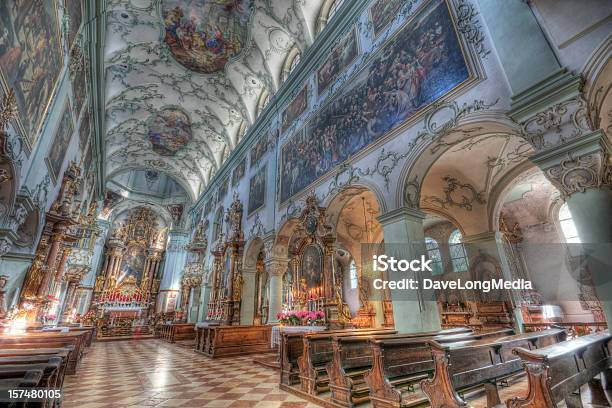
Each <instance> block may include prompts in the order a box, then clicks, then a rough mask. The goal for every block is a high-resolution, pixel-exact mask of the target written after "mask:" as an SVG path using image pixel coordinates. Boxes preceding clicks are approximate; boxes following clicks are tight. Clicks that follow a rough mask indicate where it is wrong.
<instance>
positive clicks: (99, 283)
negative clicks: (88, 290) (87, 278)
mask: <svg viewBox="0 0 612 408" xmlns="http://www.w3.org/2000/svg"><path fill="white" fill-rule="evenodd" d="M103 290H104V276H98V277H96V284H95V286H94V292H97V293H101V292H102V291H103Z"/></svg>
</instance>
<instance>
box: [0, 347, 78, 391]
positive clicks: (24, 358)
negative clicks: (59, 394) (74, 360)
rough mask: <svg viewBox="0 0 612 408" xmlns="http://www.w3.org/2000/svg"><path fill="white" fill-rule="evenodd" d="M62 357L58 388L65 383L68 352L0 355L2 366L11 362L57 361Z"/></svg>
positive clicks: (56, 384)
mask: <svg viewBox="0 0 612 408" xmlns="http://www.w3.org/2000/svg"><path fill="white" fill-rule="evenodd" d="M56 359H60V362H61V364H60V366H59V369H58V372H57V381H56V383H55V386H56V388H61V387H62V385H63V384H64V375H65V374H66V367H67V366H68V353H67V352H65V353H62V352H60V353H58V354H38V353H36V352H34V353H33V354H29V355H18V356H2V357H0V366H4V365H10V364H41V363H47V362H49V361H56Z"/></svg>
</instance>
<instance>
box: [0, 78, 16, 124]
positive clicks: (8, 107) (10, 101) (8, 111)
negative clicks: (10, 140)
mask: <svg viewBox="0 0 612 408" xmlns="http://www.w3.org/2000/svg"><path fill="white" fill-rule="evenodd" d="M16 117H17V98H15V92H14V91H13V89H12V88H11V89H9V91H8V94H6V96H5V97H4V98H3V100H2V103H0V132H2V131H3V130H4V128H6V127H7V126H8V124H9V122H10V121H11V120H13V119H15V118H16Z"/></svg>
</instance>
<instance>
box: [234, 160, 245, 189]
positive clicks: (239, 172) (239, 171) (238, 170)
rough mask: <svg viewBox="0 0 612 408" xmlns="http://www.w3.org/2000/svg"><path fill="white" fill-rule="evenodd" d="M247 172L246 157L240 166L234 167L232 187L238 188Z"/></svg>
mask: <svg viewBox="0 0 612 408" xmlns="http://www.w3.org/2000/svg"><path fill="white" fill-rule="evenodd" d="M245 170H246V157H243V158H242V160H240V163H238V165H237V166H236V167H234V170H232V187H236V186H237V185H238V182H239V181H240V179H241V178H242V177H244V172H245Z"/></svg>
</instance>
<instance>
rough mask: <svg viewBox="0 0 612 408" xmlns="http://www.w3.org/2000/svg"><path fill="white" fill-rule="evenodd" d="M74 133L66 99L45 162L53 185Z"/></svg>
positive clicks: (70, 112)
mask: <svg viewBox="0 0 612 408" xmlns="http://www.w3.org/2000/svg"><path fill="white" fill-rule="evenodd" d="M73 133H74V124H73V123H72V111H71V110H70V101H69V100H68V99H66V102H65V104H64V108H63V110H62V114H61V116H60V120H59V123H58V125H57V128H56V129H55V135H54V137H53V142H52V143H51V146H50V147H49V151H48V153H47V157H46V158H45V162H46V163H47V169H48V170H49V175H50V176H51V180H53V184H55V183H57V179H58V178H59V175H60V174H59V172H60V171H61V169H62V165H63V164H64V160H65V159H66V152H67V151H68V146H69V145H70V140H71V139H72V134H73Z"/></svg>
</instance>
